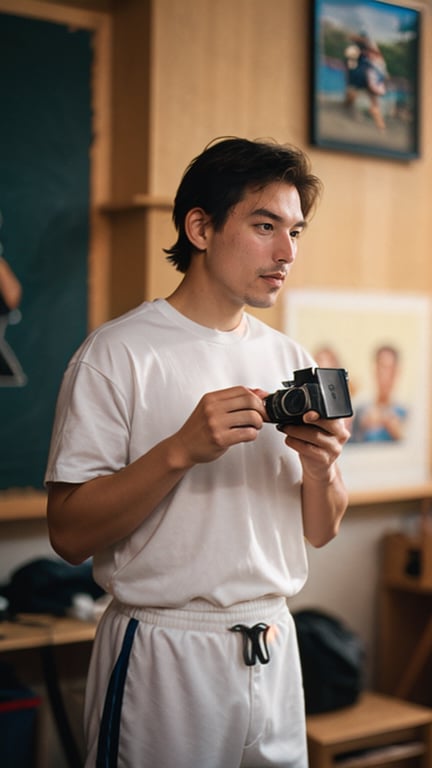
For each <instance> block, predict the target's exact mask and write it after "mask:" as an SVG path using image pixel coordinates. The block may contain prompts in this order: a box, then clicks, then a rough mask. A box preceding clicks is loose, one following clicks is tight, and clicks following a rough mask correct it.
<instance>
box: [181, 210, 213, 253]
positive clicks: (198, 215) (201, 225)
mask: <svg viewBox="0 0 432 768" xmlns="http://www.w3.org/2000/svg"><path fill="white" fill-rule="evenodd" d="M210 224H211V218H210V216H209V215H208V213H206V212H205V211H204V210H203V209H202V208H191V210H190V211H188V212H187V214H186V217H185V222H184V226H185V232H186V235H187V237H188V239H189V240H190V242H191V243H192V245H193V246H195V248H196V249H197V250H198V251H205V250H206V248H207V235H208V229H209V226H210Z"/></svg>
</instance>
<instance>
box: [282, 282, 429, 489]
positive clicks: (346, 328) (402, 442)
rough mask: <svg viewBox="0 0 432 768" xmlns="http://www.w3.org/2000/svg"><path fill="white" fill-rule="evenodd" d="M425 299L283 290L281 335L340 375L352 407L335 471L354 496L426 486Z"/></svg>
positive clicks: (427, 360) (427, 402)
mask: <svg viewBox="0 0 432 768" xmlns="http://www.w3.org/2000/svg"><path fill="white" fill-rule="evenodd" d="M430 320H431V307H430V300H429V299H428V298H427V297H424V296H418V295H415V296H413V295H406V294H396V295H395V294H387V293H379V292H376V293H375V292H371V293H368V292H364V293H362V292H344V291H340V292H339V291H320V290H309V291H301V290H292V291H289V293H288V295H287V297H286V303H285V331H286V332H287V333H288V335H290V336H292V337H293V338H294V339H296V340H297V341H299V342H300V343H302V344H303V345H304V346H305V347H306V348H307V349H308V350H309V351H310V352H311V354H312V355H313V356H314V358H315V360H316V362H317V365H319V366H321V367H342V368H346V370H347V371H348V375H349V387H350V391H351V399H352V403H353V408H354V416H353V417H352V419H350V420H349V424H348V426H349V428H350V431H351V438H350V440H349V442H348V443H347V444H346V446H345V449H344V451H343V455H342V459H341V464H342V470H343V473H344V478H345V481H346V483H347V486H348V489H349V490H350V491H354V492H370V491H377V490H379V491H385V490H386V489H391V490H392V491H394V489H395V488H410V489H412V488H415V487H417V486H421V485H424V484H427V483H428V482H429V481H430V462H429V450H430V445H429V433H430V413H429V401H430V359H429V348H430Z"/></svg>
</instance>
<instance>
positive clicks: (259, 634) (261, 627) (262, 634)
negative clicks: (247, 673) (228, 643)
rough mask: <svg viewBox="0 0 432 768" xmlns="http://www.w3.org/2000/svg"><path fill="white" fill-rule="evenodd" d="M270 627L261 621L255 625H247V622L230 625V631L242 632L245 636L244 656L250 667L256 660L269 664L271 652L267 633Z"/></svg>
mask: <svg viewBox="0 0 432 768" xmlns="http://www.w3.org/2000/svg"><path fill="white" fill-rule="evenodd" d="M269 629H270V627H269V625H268V624H264V623H263V622H261V623H260V624H255V625H254V626H253V627H247V626H246V625H245V624H235V625H234V626H233V627H230V632H241V633H242V637H243V658H244V662H245V664H246V665H247V666H248V667H253V666H254V665H255V664H256V661H257V659H258V661H260V662H261V664H268V663H269V661H270V654H269V650H268V647H267V633H268V631H269Z"/></svg>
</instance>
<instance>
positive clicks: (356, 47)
mask: <svg viewBox="0 0 432 768" xmlns="http://www.w3.org/2000/svg"><path fill="white" fill-rule="evenodd" d="M312 9H313V10H312V87H311V102H312V103H311V142H312V144H314V145H316V146H319V147H326V148H329V149H336V150H342V151H347V152H356V153H362V154H368V155H378V156H383V157H393V158H398V159H401V160H409V159H412V158H416V157H418V156H419V90H420V88H419V60H420V42H421V41H420V37H421V34H420V33H421V11H419V10H418V9H416V8H414V7H411V6H407V5H401V4H399V3H397V4H396V3H387V2H379V1H378V0H313V2H312Z"/></svg>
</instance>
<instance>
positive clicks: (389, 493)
mask: <svg viewBox="0 0 432 768" xmlns="http://www.w3.org/2000/svg"><path fill="white" fill-rule="evenodd" d="M422 499H432V481H430V482H427V483H423V484H421V485H415V486H403V487H401V488H397V487H396V488H384V489H376V490H373V489H372V490H369V491H353V492H352V493H350V495H349V505H350V507H361V506H368V505H371V504H387V503H388V504H391V503H392V502H397V501H421V500H422Z"/></svg>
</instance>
